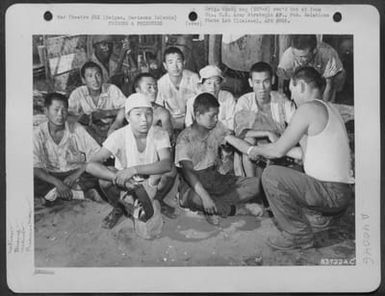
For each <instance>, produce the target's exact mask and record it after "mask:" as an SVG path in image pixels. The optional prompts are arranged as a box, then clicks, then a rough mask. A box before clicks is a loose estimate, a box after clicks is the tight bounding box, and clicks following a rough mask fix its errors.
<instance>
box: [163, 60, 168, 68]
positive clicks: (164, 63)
mask: <svg viewBox="0 0 385 296" xmlns="http://www.w3.org/2000/svg"><path fill="white" fill-rule="evenodd" d="M163 67H164V69H165V70H167V64H166V62H163Z"/></svg>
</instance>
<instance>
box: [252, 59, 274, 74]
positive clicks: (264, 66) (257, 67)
mask: <svg viewBox="0 0 385 296" xmlns="http://www.w3.org/2000/svg"><path fill="white" fill-rule="evenodd" d="M254 72H257V73H261V72H266V73H269V75H270V78H273V68H272V67H271V66H270V65H269V64H268V63H265V62H258V63H255V64H254V65H252V66H251V68H250V72H249V77H250V78H251V77H252V75H253V73H254Z"/></svg>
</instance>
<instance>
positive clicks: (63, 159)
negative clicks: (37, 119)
mask: <svg viewBox="0 0 385 296" xmlns="http://www.w3.org/2000/svg"><path fill="white" fill-rule="evenodd" d="M99 148H100V147H99V145H98V144H97V143H96V141H95V140H94V139H93V138H92V137H91V136H90V135H89V134H88V133H87V131H86V130H85V129H84V128H83V127H82V126H81V125H80V124H79V123H76V122H75V123H71V124H69V123H68V122H66V123H65V130H64V135H63V138H62V139H61V141H60V143H59V144H56V143H55V141H54V140H53V138H52V136H51V135H50V133H49V129H48V121H46V122H43V123H42V124H40V125H39V126H38V127H36V129H35V130H34V135H33V166H34V167H35V168H42V169H46V170H47V171H49V172H68V171H71V170H75V169H77V168H79V166H80V165H81V164H83V163H85V162H86V161H88V160H89V159H90V158H91V157H92V155H93V154H94V153H96V152H97V151H98V150H99Z"/></svg>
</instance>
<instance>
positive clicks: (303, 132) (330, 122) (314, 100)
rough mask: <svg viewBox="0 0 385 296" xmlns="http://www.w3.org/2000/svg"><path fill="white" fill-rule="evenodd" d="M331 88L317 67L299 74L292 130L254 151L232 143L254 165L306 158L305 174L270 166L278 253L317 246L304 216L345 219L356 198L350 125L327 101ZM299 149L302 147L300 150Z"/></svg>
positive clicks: (268, 185)
mask: <svg viewBox="0 0 385 296" xmlns="http://www.w3.org/2000/svg"><path fill="white" fill-rule="evenodd" d="M324 85H325V82H324V79H323V78H322V77H321V75H320V74H319V73H318V72H317V71H316V70H315V69H313V68H311V67H303V68H300V69H298V70H297V71H296V72H295V73H294V75H293V77H292V79H291V81H290V90H291V93H292V97H293V98H294V101H295V103H296V104H297V106H298V109H297V110H296V112H295V114H294V116H293V118H292V120H291V121H290V124H289V126H288V127H287V129H286V130H285V132H284V133H283V134H282V136H281V137H280V138H279V139H277V138H276V137H275V136H274V135H273V134H270V135H269V139H270V141H271V142H272V143H270V144H266V145H259V146H251V145H250V144H248V143H247V142H245V141H243V140H240V139H238V138H236V137H234V136H227V137H226V140H227V142H228V143H230V144H231V145H233V146H235V147H236V148H237V149H238V150H240V151H241V152H243V153H245V154H247V155H248V156H249V157H250V159H253V160H255V159H257V158H258V157H260V156H263V157H266V158H279V157H282V156H284V155H288V156H291V157H294V158H302V159H303V163H304V171H305V172H304V173H302V172H299V171H296V170H293V169H290V168H286V167H280V166H269V167H267V168H266V169H265V171H264V172H263V174H262V185H263V188H264V190H265V193H266V197H267V199H268V201H269V204H270V207H271V210H272V211H273V214H274V217H275V219H276V221H277V222H278V226H279V227H280V228H281V230H282V231H281V235H280V236H276V237H269V238H268V240H267V243H268V244H269V245H270V246H272V247H274V248H276V249H295V248H302V249H305V248H310V247H312V246H313V245H314V236H313V229H312V225H311V223H310V221H309V219H308V218H307V216H306V215H305V212H304V210H306V209H310V210H313V211H316V212H319V213H322V214H325V215H333V214H337V213H341V212H342V211H343V210H345V209H346V207H347V206H348V204H349V202H350V201H351V199H352V197H353V193H352V188H351V185H350V184H351V183H352V178H351V167H350V163H351V162H350V149H349V142H348V137H347V133H346V129H345V125H344V122H343V120H342V118H341V116H340V115H339V113H338V111H337V110H336V109H335V108H334V107H332V105H331V104H329V103H326V102H324V101H322V92H323V88H324ZM297 144H299V146H297Z"/></svg>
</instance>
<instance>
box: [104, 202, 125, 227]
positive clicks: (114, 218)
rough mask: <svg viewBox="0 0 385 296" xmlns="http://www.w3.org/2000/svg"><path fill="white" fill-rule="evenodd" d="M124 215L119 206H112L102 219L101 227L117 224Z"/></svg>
mask: <svg viewBox="0 0 385 296" xmlns="http://www.w3.org/2000/svg"><path fill="white" fill-rule="evenodd" d="M123 216H124V212H123V210H122V209H121V208H119V207H117V208H113V209H112V211H111V212H110V213H109V214H108V215H107V216H106V217H105V218H104V219H103V222H102V228H106V229H111V228H113V227H114V226H115V225H116V224H118V222H119V220H120V218H122V217H123Z"/></svg>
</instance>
